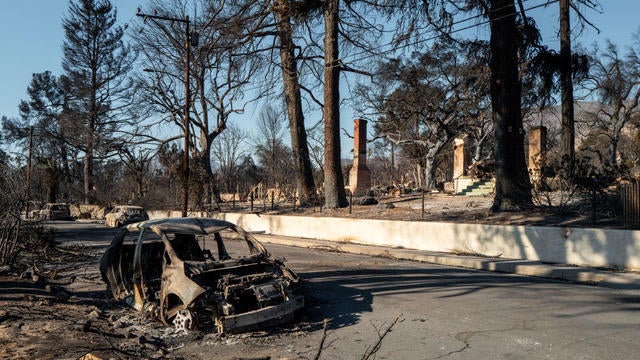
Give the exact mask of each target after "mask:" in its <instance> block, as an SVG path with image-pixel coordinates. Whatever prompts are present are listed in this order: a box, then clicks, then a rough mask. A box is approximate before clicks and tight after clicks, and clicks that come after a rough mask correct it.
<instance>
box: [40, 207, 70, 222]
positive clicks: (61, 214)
mask: <svg viewBox="0 0 640 360" xmlns="http://www.w3.org/2000/svg"><path fill="white" fill-rule="evenodd" d="M38 213H39V214H38V218H39V219H41V220H69V219H71V207H70V206H69V204H67V203H47V204H45V206H44V207H43V208H42V210H40V211H39V212H38Z"/></svg>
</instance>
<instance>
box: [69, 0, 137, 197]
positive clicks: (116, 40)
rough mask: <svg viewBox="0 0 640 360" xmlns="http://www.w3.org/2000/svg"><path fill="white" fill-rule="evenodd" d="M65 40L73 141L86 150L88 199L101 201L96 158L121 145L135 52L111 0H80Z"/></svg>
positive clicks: (71, 7) (71, 9) (73, 9)
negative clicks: (97, 190) (126, 40)
mask: <svg viewBox="0 0 640 360" xmlns="http://www.w3.org/2000/svg"><path fill="white" fill-rule="evenodd" d="M62 23H63V27H64V31H65V41H64V44H63V50H64V58H63V60H62V68H63V69H64V72H65V75H66V79H67V81H68V83H67V84H65V85H66V88H67V89H68V91H69V95H70V101H69V104H68V106H69V109H70V112H69V116H70V117H71V120H72V122H73V124H74V126H73V131H74V134H72V137H70V139H71V140H72V142H73V145H74V146H75V147H76V148H77V149H78V150H80V151H81V152H82V153H84V164H83V166H84V169H83V175H84V176H83V179H84V187H83V198H84V199H83V200H84V202H85V203H90V202H93V201H94V200H95V192H94V181H93V177H94V162H95V161H96V160H100V159H101V158H103V157H107V156H109V154H110V153H112V152H113V151H115V149H117V148H118V146H116V145H117V144H116V143H118V142H120V141H122V139H121V138H119V137H118V136H117V135H116V133H117V131H118V129H119V128H121V127H122V126H126V125H125V124H126V119H125V118H123V114H124V111H125V109H126V107H127V105H128V101H127V99H130V98H131V97H130V96H127V92H128V91H129V90H130V88H131V84H130V83H129V81H128V80H127V77H126V75H127V73H128V71H129V70H130V68H131V65H132V63H133V61H134V60H135V55H134V54H133V53H132V52H131V51H130V48H129V47H127V46H126V45H125V44H124V42H123V40H122V38H123V35H124V30H123V28H122V27H120V26H118V25H116V10H115V9H114V8H113V7H112V6H111V3H110V2H109V1H108V0H75V1H72V2H71V3H70V5H69V11H68V14H67V15H66V17H65V18H64V19H63V22H62Z"/></svg>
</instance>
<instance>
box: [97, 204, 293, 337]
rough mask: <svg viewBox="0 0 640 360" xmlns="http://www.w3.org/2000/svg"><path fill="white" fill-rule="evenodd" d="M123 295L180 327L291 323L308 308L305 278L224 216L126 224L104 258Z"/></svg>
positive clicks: (111, 281)
mask: <svg viewBox="0 0 640 360" xmlns="http://www.w3.org/2000/svg"><path fill="white" fill-rule="evenodd" d="M100 272H101V274H102V279H103V280H104V282H106V283H107V289H108V290H110V292H111V293H112V295H113V297H114V298H115V299H116V300H121V301H124V302H125V303H127V304H129V305H131V306H133V307H134V308H135V309H137V310H141V311H145V312H147V313H148V314H150V315H151V316H155V317H157V318H158V319H159V320H160V321H162V322H163V323H164V324H166V325H170V324H173V325H174V326H175V327H176V328H177V329H178V330H185V331H187V330H191V329H193V328H200V329H214V330H217V331H218V332H219V333H222V332H228V331H239V330H244V329H247V328H252V327H256V326H267V325H275V324H278V323H283V322H286V321H290V320H292V319H293V314H294V312H295V311H296V310H298V309H301V308H302V307H303V306H304V296H303V295H302V294H301V291H302V288H301V286H300V283H299V279H298V276H297V275H296V274H295V273H294V272H293V271H292V270H291V269H289V268H288V267H287V266H286V265H285V264H284V263H283V262H282V261H281V260H279V259H276V258H273V257H272V256H271V255H270V254H269V252H268V251H267V250H266V249H265V248H264V246H262V244H261V243H260V242H258V240H256V239H255V238H254V237H253V236H251V234H249V233H247V232H246V231H244V230H243V229H242V228H240V227H239V226H236V225H234V224H232V223H230V222H227V221H223V220H215V219H207V218H190V217H187V218H168V219H157V220H150V221H145V222H140V223H136V224H130V225H128V226H127V227H126V229H125V228H123V229H122V230H121V231H120V232H118V234H116V236H115V237H114V238H113V241H112V242H111V245H110V246H109V247H108V248H107V250H106V251H105V254H104V255H103V256H102V259H101V260H100Z"/></svg>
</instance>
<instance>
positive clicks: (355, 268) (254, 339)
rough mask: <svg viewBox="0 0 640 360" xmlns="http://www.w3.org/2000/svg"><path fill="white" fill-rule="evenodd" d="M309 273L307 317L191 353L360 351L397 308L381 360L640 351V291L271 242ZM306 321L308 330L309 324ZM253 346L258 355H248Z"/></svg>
mask: <svg viewBox="0 0 640 360" xmlns="http://www.w3.org/2000/svg"><path fill="white" fill-rule="evenodd" d="M54 227H55V228H56V234H57V235H56V239H57V240H59V241H61V242H63V243H68V242H74V243H83V244H85V245H91V246H104V245H107V244H108V243H109V241H110V239H111V236H112V235H113V233H114V230H113V229H107V228H105V227H104V225H101V224H86V223H85V224H74V223H71V222H56V223H54ZM267 248H268V249H269V250H270V252H271V253H272V254H273V255H274V256H277V257H284V258H286V260H287V264H289V266H290V267H292V268H293V269H294V270H296V271H297V272H298V273H299V274H300V275H301V276H302V277H303V279H304V280H305V281H306V288H307V291H308V294H309V296H308V300H307V309H306V319H303V321H302V322H301V324H298V325H297V326H296V325H292V326H293V328H292V327H291V326H290V327H289V328H287V329H288V330H287V329H285V330H282V331H280V332H277V336H276V335H273V334H272V335H264V336H262V337H261V336H244V337H242V336H240V337H232V338H230V339H232V340H233V341H227V343H224V344H222V343H221V342H220V341H215V342H211V341H201V342H199V343H197V346H196V345H194V344H192V345H190V346H185V347H183V348H182V349H180V350H177V351H176V355H180V356H185V357H190V358H194V359H195V358H211V357H212V356H213V357H214V356H216V355H217V356H219V357H220V358H231V356H240V354H243V356H245V357H247V356H248V355H251V356H271V357H272V358H273V359H279V358H288V359H296V358H305V357H306V358H313V357H314V356H315V352H316V351H317V348H318V344H319V342H320V339H321V337H322V329H321V325H320V324H321V321H322V319H323V318H328V319H330V321H329V325H328V331H327V338H326V341H325V343H324V344H325V345H324V348H323V350H322V356H321V358H322V359H360V358H361V356H362V354H363V353H365V351H366V349H367V348H368V347H369V346H371V345H372V344H374V343H375V342H376V340H377V339H378V331H381V330H382V329H384V328H385V327H386V326H388V325H389V324H390V323H391V322H392V321H393V320H394V319H395V318H396V317H398V316H400V317H401V318H400V321H398V323H396V325H395V326H394V327H393V329H392V331H391V332H390V333H389V334H388V335H387V336H386V337H385V338H384V340H383V341H382V344H381V347H380V349H379V351H378V352H377V354H376V355H377V356H376V359H637V358H640V355H639V354H640V342H639V341H638V339H640V292H638V291H629V290H627V291H622V290H611V289H603V288H597V287H592V286H585V285H574V284H570V283H565V282H556V281H549V280H544V279H537V278H530V277H524V276H518V275H506V274H499V273H490V272H483V271H471V270H461V269H456V268H448V267H442V266H436V265H430V264H424V263H417V262H410V261H397V260H392V259H386V258H375V257H369V256H362V255H353V254H344V253H336V252H328V251H322V250H311V249H304V248H294V247H286V246H278V245H273V244H268V246H267ZM300 329H302V331H300ZM247 353H248V354H247Z"/></svg>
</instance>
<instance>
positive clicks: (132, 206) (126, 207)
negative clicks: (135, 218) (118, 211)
mask: <svg viewBox="0 0 640 360" xmlns="http://www.w3.org/2000/svg"><path fill="white" fill-rule="evenodd" d="M115 208H123V209H144V208H143V207H142V206H135V205H116V206H114V209H115Z"/></svg>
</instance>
